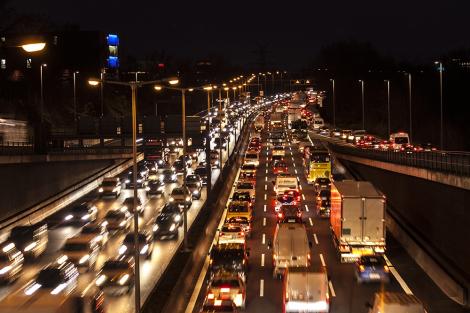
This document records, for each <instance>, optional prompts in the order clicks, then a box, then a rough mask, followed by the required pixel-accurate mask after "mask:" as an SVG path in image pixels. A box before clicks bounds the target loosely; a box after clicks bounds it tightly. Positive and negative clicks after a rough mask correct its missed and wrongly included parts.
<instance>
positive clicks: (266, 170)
mask: <svg viewBox="0 0 470 313" xmlns="http://www.w3.org/2000/svg"><path fill="white" fill-rule="evenodd" d="M266 174H268V169H266ZM266 181H268V177H266Z"/></svg>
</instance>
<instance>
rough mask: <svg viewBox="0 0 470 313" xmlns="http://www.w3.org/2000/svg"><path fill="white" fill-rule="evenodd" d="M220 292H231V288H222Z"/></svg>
mask: <svg viewBox="0 0 470 313" xmlns="http://www.w3.org/2000/svg"><path fill="white" fill-rule="evenodd" d="M220 292H230V288H228V287H222V288H220Z"/></svg>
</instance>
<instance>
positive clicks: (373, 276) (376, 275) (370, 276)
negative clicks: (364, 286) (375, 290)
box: [369, 273, 380, 279]
mask: <svg viewBox="0 0 470 313" xmlns="http://www.w3.org/2000/svg"><path fill="white" fill-rule="evenodd" d="M369 278H370V279H380V275H379V274H377V273H370V274H369Z"/></svg>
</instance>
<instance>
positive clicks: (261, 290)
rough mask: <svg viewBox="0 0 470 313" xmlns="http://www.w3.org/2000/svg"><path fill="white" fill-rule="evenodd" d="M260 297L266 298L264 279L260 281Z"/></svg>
mask: <svg viewBox="0 0 470 313" xmlns="http://www.w3.org/2000/svg"><path fill="white" fill-rule="evenodd" d="M259 296H260V297H264V279H260V281H259Z"/></svg>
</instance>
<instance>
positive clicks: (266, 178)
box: [264, 170, 268, 181]
mask: <svg viewBox="0 0 470 313" xmlns="http://www.w3.org/2000/svg"><path fill="white" fill-rule="evenodd" d="M267 171H268V170H266V172H267ZM266 174H267V173H266ZM264 181H268V176H266V177H265V178H264Z"/></svg>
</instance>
